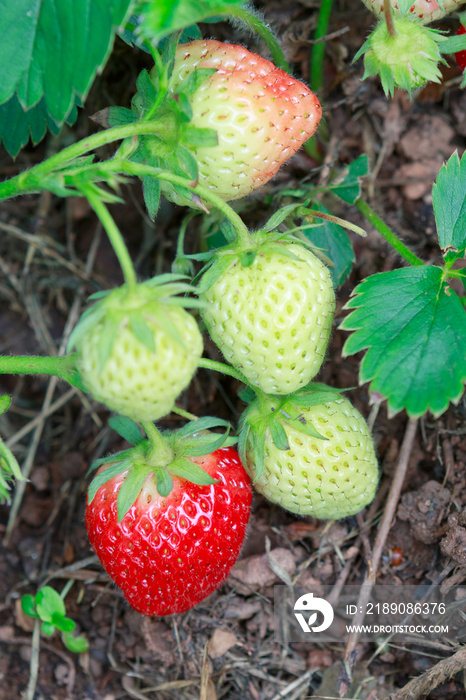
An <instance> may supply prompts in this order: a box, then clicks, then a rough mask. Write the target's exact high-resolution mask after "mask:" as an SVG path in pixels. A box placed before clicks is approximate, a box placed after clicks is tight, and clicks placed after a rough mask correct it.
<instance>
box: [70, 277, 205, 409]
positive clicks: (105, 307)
mask: <svg viewBox="0 0 466 700" xmlns="http://www.w3.org/2000/svg"><path fill="white" fill-rule="evenodd" d="M179 280H180V276H179V275H172V274H168V275H161V276H159V277H158V278H154V279H153V280H150V281H149V282H146V283H144V284H140V285H138V286H137V288H136V290H135V291H134V292H133V291H131V292H130V291H129V290H128V289H127V288H126V287H125V286H123V287H121V288H119V289H116V290H113V291H112V292H110V293H109V294H107V295H105V296H104V298H103V299H101V300H100V301H99V302H98V303H97V304H95V305H94V306H93V307H92V308H91V309H90V310H89V311H88V312H86V314H84V315H83V317H82V319H81V322H80V323H79V325H78V326H77V327H76V328H75V330H74V331H73V333H72V335H71V337H70V342H69V348H70V349H72V348H74V347H75V348H76V351H77V356H76V366H77V369H78V371H79V373H80V377H81V380H82V383H83V385H84V387H85V389H86V390H87V391H89V393H90V394H91V395H92V396H93V397H94V398H95V399H97V400H98V401H101V402H102V403H104V404H105V405H106V406H108V408H110V409H111V410H113V411H116V412H117V413H119V414H121V415H124V416H128V417H129V418H132V419H133V420H135V421H139V422H142V421H153V420H157V419H158V418H161V417H162V416H164V415H167V414H168V413H170V411H171V409H172V408H173V405H174V403H175V400H176V398H177V397H178V395H179V394H180V393H181V392H182V391H183V389H185V388H186V387H187V386H188V384H189V383H190V381H191V379H192V376H193V374H194V372H195V371H196V369H197V366H198V362H199V358H200V357H201V355H202V351H203V341H202V336H201V333H200V331H199V328H198V325H197V323H196V321H195V319H194V318H193V316H192V315H191V314H190V313H188V311H186V310H185V309H184V308H183V306H196V305H199V303H198V301H197V300H194V299H186V298H185V299H181V298H179V297H176V296H175V295H176V294H179V293H180V292H186V291H192V288H191V287H189V285H187V284H184V283H182V282H180V281H179Z"/></svg>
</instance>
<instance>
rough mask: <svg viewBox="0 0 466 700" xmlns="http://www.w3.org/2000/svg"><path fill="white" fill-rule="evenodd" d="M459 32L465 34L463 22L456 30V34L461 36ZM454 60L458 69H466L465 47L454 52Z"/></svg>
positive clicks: (465, 29) (465, 28)
mask: <svg viewBox="0 0 466 700" xmlns="http://www.w3.org/2000/svg"><path fill="white" fill-rule="evenodd" d="M461 34H466V27H465V26H464V24H462V25H461V26H460V28H459V29H458V31H457V32H456V36H461ZM455 60H456V63H457V64H458V67H459V68H460V70H462V71H466V49H465V50H464V51H458V52H457V53H455Z"/></svg>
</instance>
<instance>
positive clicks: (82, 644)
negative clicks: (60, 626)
mask: <svg viewBox="0 0 466 700" xmlns="http://www.w3.org/2000/svg"><path fill="white" fill-rule="evenodd" d="M62 641H63V644H64V645H65V646H66V648H67V649H69V650H70V651H72V652H74V653H75V654H82V653H83V652H85V651H87V650H88V649H89V642H88V641H87V639H86V637H73V635H72V634H71V632H64V633H63V634H62Z"/></svg>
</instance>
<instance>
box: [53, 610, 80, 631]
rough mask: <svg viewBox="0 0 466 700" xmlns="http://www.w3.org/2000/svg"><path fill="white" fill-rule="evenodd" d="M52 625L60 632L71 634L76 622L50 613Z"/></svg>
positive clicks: (55, 613)
mask: <svg viewBox="0 0 466 700" xmlns="http://www.w3.org/2000/svg"><path fill="white" fill-rule="evenodd" d="M52 623H53V624H54V625H55V627H57V629H59V630H60V632H72V631H73V630H74V629H75V627H76V622H73V620H71V619H70V618H69V617H65V616H64V615H60V613H57V612H54V613H52Z"/></svg>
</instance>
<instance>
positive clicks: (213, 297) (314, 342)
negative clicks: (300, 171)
mask: <svg viewBox="0 0 466 700" xmlns="http://www.w3.org/2000/svg"><path fill="white" fill-rule="evenodd" d="M281 236H282V239H281V240H280V239H279V238H278V236H277V235H275V236H273V235H272V234H267V233H266V234H265V235H263V234H262V232H257V234H256V235H255V237H254V239H253V241H252V243H251V247H250V249H248V250H243V251H242V252H241V251H240V250H238V248H235V247H233V249H232V250H230V251H228V250H222V251H221V252H220V253H219V254H218V255H217V259H216V261H215V262H214V264H213V266H212V268H211V269H210V270H208V271H207V272H206V273H205V275H204V276H203V278H202V279H201V282H200V289H201V293H200V297H199V298H200V299H201V300H202V301H203V302H204V306H203V309H202V311H201V314H202V318H203V320H204V323H205V325H206V326H207V329H208V331H209V334H210V336H211V338H212V340H213V341H214V342H215V343H216V344H217V345H218V347H219V348H220V350H221V351H222V353H223V355H224V357H225V359H226V360H228V362H230V363H231V364H232V365H233V366H234V367H236V368H237V369H238V370H240V371H241V372H242V374H243V375H244V376H245V377H246V378H247V380H248V381H249V382H250V383H251V384H252V385H253V386H255V387H257V388H259V389H261V390H262V391H264V392H265V393H269V394H291V393H293V392H295V391H297V390H298V389H300V388H302V387H304V386H306V384H308V383H309V382H310V381H311V379H312V378H313V377H314V376H315V375H316V374H317V372H318V371H319V369H320V367H321V365H322V363H323V361H324V357H325V352H326V349H327V344H328V340H329V336H330V330H331V325H332V319H333V313H334V310H335V295H334V291H333V285H332V281H331V276H330V272H329V270H328V268H327V267H326V266H325V265H324V264H323V263H322V262H321V261H320V260H319V258H317V257H316V255H314V253H312V252H311V251H310V250H309V249H308V248H306V247H305V246H304V245H301V243H299V242H298V241H297V239H290V238H285V237H283V234H281Z"/></svg>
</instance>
